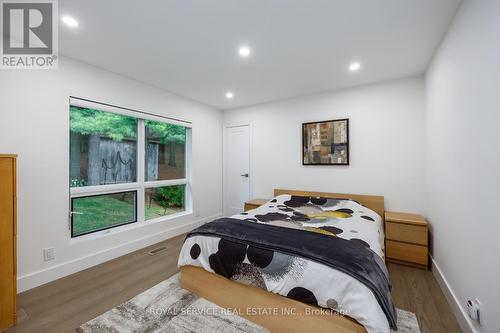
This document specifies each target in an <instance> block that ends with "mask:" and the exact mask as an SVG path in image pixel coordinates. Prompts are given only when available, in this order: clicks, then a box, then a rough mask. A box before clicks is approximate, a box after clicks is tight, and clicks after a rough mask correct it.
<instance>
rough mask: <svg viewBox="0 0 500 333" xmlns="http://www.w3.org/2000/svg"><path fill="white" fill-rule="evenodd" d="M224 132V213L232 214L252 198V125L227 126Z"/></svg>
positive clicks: (240, 209)
mask: <svg viewBox="0 0 500 333" xmlns="http://www.w3.org/2000/svg"><path fill="white" fill-rule="evenodd" d="M224 134H225V135H224V141H225V143H224V215H226V216H231V215H234V214H237V213H241V212H242V211H243V206H244V203H245V201H247V200H249V199H250V177H251V176H252V175H250V125H241V126H227V127H225V133H224Z"/></svg>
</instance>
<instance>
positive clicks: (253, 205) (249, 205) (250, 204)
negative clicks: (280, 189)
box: [245, 199, 269, 212]
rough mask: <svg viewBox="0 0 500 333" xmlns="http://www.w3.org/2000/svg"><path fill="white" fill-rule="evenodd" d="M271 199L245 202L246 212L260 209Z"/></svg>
mask: <svg viewBox="0 0 500 333" xmlns="http://www.w3.org/2000/svg"><path fill="white" fill-rule="evenodd" d="M268 201H269V199H252V200H249V201H247V202H245V212H246V211H248V210H252V209H255V208H258V207H260V206H262V205H263V204H265V203H266V202H268Z"/></svg>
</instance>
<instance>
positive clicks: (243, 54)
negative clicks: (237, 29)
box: [238, 46, 251, 58]
mask: <svg viewBox="0 0 500 333" xmlns="http://www.w3.org/2000/svg"><path fill="white" fill-rule="evenodd" d="M238 53H239V54H240V56H241V57H243V58H246V57H248V56H249V55H250V53H251V51H250V49H249V48H248V47H247V46H242V47H240V49H239V50H238Z"/></svg>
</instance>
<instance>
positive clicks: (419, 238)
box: [385, 222, 427, 246]
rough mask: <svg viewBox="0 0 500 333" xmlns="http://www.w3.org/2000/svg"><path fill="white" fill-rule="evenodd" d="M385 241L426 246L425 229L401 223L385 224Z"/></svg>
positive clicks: (424, 227)
mask: <svg viewBox="0 0 500 333" xmlns="http://www.w3.org/2000/svg"><path fill="white" fill-rule="evenodd" d="M385 237H386V239H390V240H395V241H401V242H407V243H414V244H419V245H425V246H427V227H426V226H418V225H411V224H403V223H392V222H386V223H385Z"/></svg>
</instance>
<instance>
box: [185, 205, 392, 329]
mask: <svg viewBox="0 0 500 333" xmlns="http://www.w3.org/2000/svg"><path fill="white" fill-rule="evenodd" d="M232 218H235V219H239V220H246V221H248V222H249V223H264V224H268V225H274V226H280V227H285V228H294V229H301V230H306V231H310V232H316V233H321V234H323V235H328V236H331V237H340V238H343V239H347V240H349V241H351V242H357V243H359V244H361V245H363V246H365V247H367V248H369V249H371V250H372V251H373V252H374V253H376V254H377V255H378V256H380V257H381V258H383V256H384V249H383V240H384V235H383V228H382V221H381V218H380V216H379V215H378V214H376V213H375V212H373V211H372V210H370V209H368V208H366V207H364V206H361V205H360V204H358V203H357V202H355V201H352V200H343V199H339V200H337V199H325V198H310V197H299V196H290V195H281V196H278V197H276V198H274V199H273V200H271V201H269V202H268V203H267V204H265V205H263V206H261V207H259V208H257V209H254V210H251V211H249V212H245V213H241V214H237V215H234V216H232ZM240 247H241V244H237V243H235V242H231V241H227V240H225V239H221V238H219V237H212V236H206V235H192V236H191V237H188V238H187V239H186V241H185V243H184V245H183V247H182V250H181V254H180V257H179V262H178V265H179V266H183V265H192V266H199V267H202V268H204V269H205V270H207V271H209V272H213V273H218V274H220V275H224V276H225V277H226V278H230V279H232V280H235V281H238V282H241V283H245V284H250V285H254V286H257V287H260V288H262V289H264V290H267V291H269V292H274V293H277V294H280V295H283V296H286V297H289V298H293V299H296V300H300V301H302V302H306V303H312V304H317V305H319V306H321V307H324V308H330V309H333V310H335V311H337V312H339V313H341V314H345V315H348V316H349V317H352V318H354V319H356V320H357V321H358V322H359V323H361V324H362V325H364V327H365V328H366V329H367V331H368V332H370V333H371V332H390V330H389V322H388V320H387V317H386V315H385V314H384V312H383V310H382V308H381V307H380V305H379V303H378V301H377V299H376V297H375V295H374V293H373V292H372V291H371V290H370V289H369V288H367V287H366V285H364V284H363V283H361V282H360V281H358V280H356V279H355V278H353V277H352V276H350V275H348V274H346V273H344V272H341V271H339V270H336V269H333V268H331V267H329V266H327V265H324V264H322V263H318V262H317V261H313V260H309V259H307V258H305V257H301V256H299V255H290V254H287V253H281V252H277V251H275V252H274V254H273V256H272V258H268V257H269V256H268V255H267V253H266V252H265V251H262V250H259V249H258V248H255V247H248V249H247V250H245V251H240ZM240 252H241V253H240ZM222 253H224V258H223V260H222V261H221V260H214V256H217V255H218V256H220V255H221V254H222ZM269 259H270V260H269ZM221 262H222V263H223V266H224V267H222V268H224V269H221V267H220V265H221Z"/></svg>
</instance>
